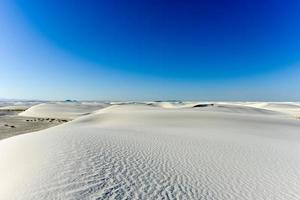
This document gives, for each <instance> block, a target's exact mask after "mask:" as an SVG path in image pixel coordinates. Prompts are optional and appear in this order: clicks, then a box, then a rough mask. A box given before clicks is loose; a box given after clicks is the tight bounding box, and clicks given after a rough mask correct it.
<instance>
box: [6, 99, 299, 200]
mask: <svg viewBox="0 0 300 200" xmlns="http://www.w3.org/2000/svg"><path fill="white" fill-rule="evenodd" d="M189 105H191V106H187V107H185V106H184V107H181V108H174V107H172V106H168V107H172V108H170V109H168V108H163V107H161V104H151V105H113V106H111V107H108V108H103V109H100V110H98V111H96V112H93V114H90V115H86V116H83V117H79V118H77V119H75V120H73V121H71V122H68V123H65V124H63V125H60V126H56V127H53V128H50V129H47V130H43V131H39V132H38V133H29V134H26V135H21V136H17V137H12V138H9V139H4V140H1V141H0V163H1V165H0V177H1V178H0V188H1V189H0V197H1V199H4V200H6V199H97V198H98V199H279V200H281V199H282V200H283V199H284V200H286V199H289V200H290V199H295V200H296V199H297V200H298V199H300V156H299V155H300V120H298V119H296V118H293V117H292V116H287V115H283V114H281V113H279V112H274V111H270V110H264V109H258V108H251V107H245V106H241V105H239V106H235V105H223V104H222V105H219V104H215V105H213V106H200V107H194V106H195V105H192V104H189Z"/></svg>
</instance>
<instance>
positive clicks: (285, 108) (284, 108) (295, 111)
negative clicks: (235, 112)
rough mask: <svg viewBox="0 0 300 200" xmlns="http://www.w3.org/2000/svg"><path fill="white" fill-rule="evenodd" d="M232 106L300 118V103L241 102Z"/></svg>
mask: <svg viewBox="0 0 300 200" xmlns="http://www.w3.org/2000/svg"><path fill="white" fill-rule="evenodd" d="M232 104H235V105H243V106H249V107H254V108H260V109H265V110H271V111H276V112H280V113H284V114H288V115H292V116H294V117H300V103H295V102H248V103H244V102H241V103H232Z"/></svg>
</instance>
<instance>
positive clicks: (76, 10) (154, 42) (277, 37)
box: [0, 0, 300, 101]
mask: <svg viewBox="0 0 300 200" xmlns="http://www.w3.org/2000/svg"><path fill="white" fill-rule="evenodd" d="M299 10H300V1H296V0H295V1H293V0H290V1H279V0H266V1H256V0H253V1H242V0H240V1H237V0H231V1H228V0H227V1H225V0H224V1H221V0H213V1H165V0H160V1H159V0H151V1H150V0H149V1H137V0H130V1H121V0H102V1H96V0H88V1H79V0H74V1H68V0H63V1H53V0H43V1H40V0H26V1H25V0H10V1H9V0H3V1H1V2H0V70H1V74H0V97H7V98H28V99H32V98H34V99H49V100H56V99H58V100H63V99H86V100H87V99H90V100H91V99H93V100H166V99H179V100H237V101H238V100H249V101H300V92H299V91H300V63H299V61H300V14H299Z"/></svg>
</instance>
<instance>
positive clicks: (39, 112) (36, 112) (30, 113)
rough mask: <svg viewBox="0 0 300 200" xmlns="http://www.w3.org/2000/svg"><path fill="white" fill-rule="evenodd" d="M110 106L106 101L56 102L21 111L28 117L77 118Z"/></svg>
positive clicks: (21, 114) (22, 114)
mask: <svg viewBox="0 0 300 200" xmlns="http://www.w3.org/2000/svg"><path fill="white" fill-rule="evenodd" d="M106 106H108V105H107V104H105V103H79V102H75V103H74V102H54V103H42V104H39V105H35V106H32V107H31V108H29V109H28V110H26V111H24V112H22V113H20V114H19V115H20V116H26V117H44V118H46V117H50V118H57V119H75V118H77V117H80V116H83V115H87V114H90V113H92V112H93V111H95V110H98V109H101V108H103V107H106Z"/></svg>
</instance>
